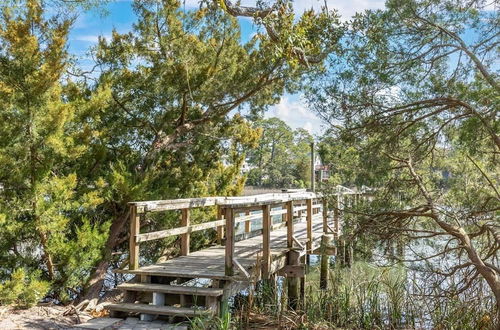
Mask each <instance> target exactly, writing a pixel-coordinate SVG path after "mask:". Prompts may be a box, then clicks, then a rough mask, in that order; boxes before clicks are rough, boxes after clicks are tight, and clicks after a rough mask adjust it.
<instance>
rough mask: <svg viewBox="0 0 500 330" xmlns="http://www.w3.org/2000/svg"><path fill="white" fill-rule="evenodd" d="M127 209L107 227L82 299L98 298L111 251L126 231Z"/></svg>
mask: <svg viewBox="0 0 500 330" xmlns="http://www.w3.org/2000/svg"><path fill="white" fill-rule="evenodd" d="M128 217H129V211H128V210H127V211H125V212H123V213H122V214H121V215H119V216H118V217H116V218H115V219H114V220H113V223H112V224H111V227H110V229H109V236H108V239H107V241H106V244H105V246H104V248H103V252H102V258H101V261H100V262H99V263H98V265H97V267H96V269H95V271H94V273H93V274H92V275H91V276H90V278H89V280H88V281H87V284H86V286H85V287H86V288H85V291H84V295H83V297H82V298H81V299H80V300H82V301H85V300H89V301H90V300H92V299H97V298H99V294H100V293H101V291H102V288H103V286H104V279H105V277H106V273H107V271H108V268H109V262H110V259H111V253H112V252H113V250H114V249H115V248H116V247H117V246H118V244H120V242H121V240H120V237H121V236H122V235H123V234H125V233H126V228H127V226H126V225H127V223H128Z"/></svg>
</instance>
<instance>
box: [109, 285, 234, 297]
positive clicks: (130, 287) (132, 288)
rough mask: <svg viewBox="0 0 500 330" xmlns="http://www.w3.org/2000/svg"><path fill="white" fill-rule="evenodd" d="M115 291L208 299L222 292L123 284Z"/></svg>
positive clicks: (175, 286)
mask: <svg viewBox="0 0 500 330" xmlns="http://www.w3.org/2000/svg"><path fill="white" fill-rule="evenodd" d="M117 289H120V290H125V291H141V292H158V293H172V294H184V295H192V296H210V297H219V296H222V294H223V292H224V291H223V290H222V289H214V288H199V287H194V286H179V285H166V284H152V283H123V284H120V285H118V287H117Z"/></svg>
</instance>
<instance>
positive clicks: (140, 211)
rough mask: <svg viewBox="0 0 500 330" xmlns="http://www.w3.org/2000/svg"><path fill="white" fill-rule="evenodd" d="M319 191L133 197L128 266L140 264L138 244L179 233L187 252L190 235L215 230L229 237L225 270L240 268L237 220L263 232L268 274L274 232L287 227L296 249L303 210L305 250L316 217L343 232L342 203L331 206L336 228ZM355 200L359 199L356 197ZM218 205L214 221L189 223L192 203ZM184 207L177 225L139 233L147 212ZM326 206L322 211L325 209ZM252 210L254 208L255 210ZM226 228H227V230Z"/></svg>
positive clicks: (327, 228)
mask: <svg viewBox="0 0 500 330" xmlns="http://www.w3.org/2000/svg"><path fill="white" fill-rule="evenodd" d="M338 190H339V191H338V192H337V193H336V194H334V195H336V197H337V200H338V201H340V198H344V197H345V196H349V195H361V194H362V192H356V191H352V190H350V189H344V190H342V189H338ZM323 197H324V196H323V195H321V194H319V193H313V192H307V191H304V190H299V191H293V192H283V193H273V194H262V195H254V196H243V197H202V198H183V199H171V200H157V201H141V202H131V203H129V205H130V243H129V245H130V247H129V249H130V251H129V257H130V260H129V269H137V268H138V267H139V256H140V254H139V247H140V243H143V242H148V241H152V240H157V239H163V238H167V237H171V236H177V235H180V237H181V240H180V241H181V255H188V254H189V253H190V251H189V245H190V234H191V233H193V232H197V231H201V230H207V229H216V230H217V241H218V243H219V244H221V243H222V241H223V239H224V241H225V255H226V256H225V263H226V275H228V276H231V275H233V274H234V267H235V266H236V269H239V270H240V272H241V269H240V268H241V267H239V266H238V261H237V259H236V258H235V256H234V245H235V237H236V225H237V224H240V223H244V225H245V226H244V233H245V234H249V233H251V232H255V231H261V234H262V236H263V242H262V255H263V258H262V267H263V272H262V273H263V274H264V276H267V275H269V274H268V273H269V269H270V268H269V267H270V263H271V253H270V232H271V231H272V230H274V229H276V228H282V227H283V226H286V227H287V247H288V248H292V247H293V244H294V242H295V244H297V243H296V241H297V239H296V238H295V237H294V231H293V226H294V225H293V223H294V218H296V217H302V216H303V214H304V213H305V216H306V228H307V238H306V241H305V249H306V250H307V251H308V252H311V251H312V249H313V231H312V223H313V221H314V220H317V219H320V218H323V232H324V233H327V232H331V231H333V232H334V233H336V234H338V232H339V228H340V225H339V223H338V222H339V214H338V213H339V212H338V207H339V205H340V204H338V205H337V206H336V207H334V208H333V211H334V212H333V219H334V224H333V228H332V226H330V225H329V224H328V215H329V213H330V212H329V211H328V208H327V203H326V198H323ZM354 200H357V198H355V199H354ZM206 207H216V208H217V217H216V220H215V221H209V222H202V223H198V224H191V222H190V210H191V209H194V208H206ZM176 210H177V211H179V210H180V211H181V216H180V224H179V226H178V227H175V228H171V229H165V230H159V231H154V232H148V233H140V224H141V221H143V219H144V217H145V215H146V214H147V213H152V212H163V211H176ZM321 211H323V212H321ZM252 212H253V213H252ZM279 215H281V216H282V219H281V222H280V223H277V224H276V223H275V224H273V221H272V217H276V216H279ZM259 219H261V220H262V226H261V227H259V228H252V222H253V221H255V220H259ZM224 232H225V233H224Z"/></svg>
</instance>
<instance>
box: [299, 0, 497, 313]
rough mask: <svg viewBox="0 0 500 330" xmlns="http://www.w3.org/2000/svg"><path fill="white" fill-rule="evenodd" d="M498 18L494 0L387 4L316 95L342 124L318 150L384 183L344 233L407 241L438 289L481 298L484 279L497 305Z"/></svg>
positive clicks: (348, 42) (355, 26)
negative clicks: (491, 7) (488, 1)
mask: <svg viewBox="0 0 500 330" xmlns="http://www.w3.org/2000/svg"><path fill="white" fill-rule="evenodd" d="M498 17H499V13H498V11H491V10H488V8H487V7H486V2H484V1H472V2H467V1H434V0H418V1H413V0H412V1H389V2H387V8H386V9H385V10H376V11H367V12H365V13H360V14H358V15H356V17H355V19H354V20H353V21H352V22H350V24H349V25H350V27H349V31H348V32H346V36H348V37H347V38H345V40H344V42H341V44H342V46H343V50H342V51H341V52H340V53H341V54H342V56H336V57H332V59H331V62H330V66H329V68H328V70H327V71H326V72H325V74H324V75H323V76H321V77H317V76H315V77H311V78H312V80H311V82H312V83H311V85H310V86H312V88H311V89H310V94H309V100H310V102H311V105H312V106H313V108H315V110H316V111H318V112H319V113H320V114H321V116H322V117H323V118H328V119H329V120H331V122H338V123H340V125H338V126H333V125H332V127H331V130H330V131H329V132H328V134H327V136H325V137H324V138H323V141H322V145H321V147H320V148H321V152H322V153H323V154H324V155H325V156H324V158H325V159H328V160H329V162H330V163H331V164H332V166H333V167H334V168H335V169H336V171H337V178H336V182H335V183H338V182H340V183H352V184H356V185H358V186H359V185H363V184H364V185H368V186H370V187H373V188H375V189H374V190H373V191H371V196H370V199H372V200H371V202H370V203H365V204H364V205H358V206H355V207H353V206H350V205H344V207H345V209H346V213H350V212H352V213H354V214H355V215H357V217H356V218H355V220H354V221H349V223H348V226H347V227H346V231H347V232H348V233H349V234H351V235H353V236H356V235H357V236H363V239H364V240H366V241H369V240H370V239H371V240H372V241H376V242H377V245H378V247H379V248H380V249H382V251H383V252H384V253H387V254H389V255H391V254H392V252H391V251H392V250H393V248H394V244H402V245H403V246H402V247H401V250H403V252H404V253H403V256H401V257H402V258H403V259H407V260H413V262H412V266H413V267H418V268H421V269H426V270H427V273H426V274H427V275H428V277H429V278H431V277H432V276H434V275H436V274H439V276H440V277H441V282H440V285H438V288H437V289H438V291H440V294H445V295H446V296H448V297H449V296H454V295H460V294H461V293H464V292H467V293H470V292H472V293H473V295H477V296H479V295H480V293H478V292H479V291H478V290H477V288H479V287H482V283H481V281H483V280H486V283H488V286H489V288H490V289H491V292H490V294H493V295H494V296H495V297H496V300H497V303H498V302H499V301H500V292H499V291H498V289H496V288H497V287H498V285H499V281H498V269H497V268H498V267H496V266H495V265H496V263H498V259H497V257H494V256H496V255H498V251H499V245H498V241H497V240H496V238H494V237H496V235H497V234H495V233H497V226H496V222H498V209H499V205H500V200H499V194H498V190H497V188H496V187H497V186H498V173H499V166H498V157H497V155H498V151H499V150H500V139H499V136H498V131H499V130H498V127H499V125H500V121H499V117H498V100H499V92H500V88H499V85H498V77H499V75H498V73H499V71H498V66H497V65H495V64H494V59H495V58H498V55H499V49H498V47H497V46H496V42H495V41H493V40H494V39H496V37H497V23H498ZM495 31H496V32H495ZM347 218H348V219H349V218H350V217H349V216H348V217H347ZM351 237H352V236H351ZM480 260H481V261H480ZM478 263H484V264H490V265H492V266H491V268H489V266H488V267H487V268H489V269H485V268H482V267H477V265H478ZM470 274H475V275H476V277H475V278H474V279H472V280H470V279H469V276H470ZM492 274H495V275H494V276H492ZM450 283H452V284H450ZM428 289H430V288H429V287H428ZM481 294H482V293H481ZM468 298H469V299H470V300H471V301H473V300H475V299H478V298H474V297H472V296H468ZM499 306H500V305H499Z"/></svg>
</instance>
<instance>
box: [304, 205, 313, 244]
mask: <svg viewBox="0 0 500 330" xmlns="http://www.w3.org/2000/svg"><path fill="white" fill-rule="evenodd" d="M306 205H307V217H306V221H307V223H306V224H307V227H306V228H307V243H306V248H307V253H310V252H311V251H312V243H313V242H312V241H313V237H312V217H313V200H312V198H311V199H307V200H306Z"/></svg>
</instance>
